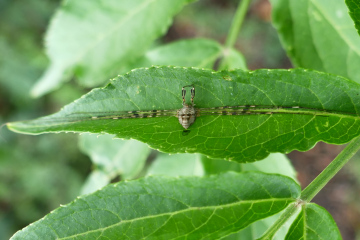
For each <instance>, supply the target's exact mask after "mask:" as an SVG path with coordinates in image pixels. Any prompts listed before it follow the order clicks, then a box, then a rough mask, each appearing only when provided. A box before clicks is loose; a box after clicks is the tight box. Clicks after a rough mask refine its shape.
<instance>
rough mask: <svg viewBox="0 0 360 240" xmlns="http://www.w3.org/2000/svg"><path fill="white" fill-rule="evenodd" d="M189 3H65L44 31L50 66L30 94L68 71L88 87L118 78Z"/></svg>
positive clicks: (149, 0)
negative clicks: (120, 72)
mask: <svg viewBox="0 0 360 240" xmlns="http://www.w3.org/2000/svg"><path fill="white" fill-rule="evenodd" d="M191 1H192V0H172V1H168V0H138V1H133V0H123V1H117V0H109V1H88V0H77V1H64V2H63V4H62V6H61V7H60V8H59V10H58V11H57V13H56V15H55V16H54V17H53V19H52V23H51V25H50V27H49V29H48V31H47V33H46V47H47V48H46V50H47V55H48V56H49V58H50V60H51V65H50V67H49V68H48V70H47V71H46V72H45V74H44V75H43V77H42V78H41V79H40V80H39V82H38V83H37V84H36V85H35V86H34V88H33V90H32V94H33V95H34V96H40V95H42V94H44V93H46V92H48V91H51V90H53V89H54V88H56V87H57V86H59V84H60V83H61V81H62V78H63V77H64V72H68V73H69V72H71V73H75V75H76V76H77V78H78V80H79V81H80V82H81V83H82V84H83V85H85V86H96V85H99V84H101V83H103V82H104V81H106V80H108V79H109V78H110V77H112V76H116V75H117V74H118V68H119V66H122V65H124V64H127V63H129V62H131V61H133V60H135V59H136V58H138V57H140V56H142V55H143V54H144V52H145V51H146V50H147V48H148V47H149V46H150V45H151V44H152V42H153V41H154V40H155V39H156V38H158V37H159V36H161V35H162V34H164V33H165V31H166V30H167V27H168V26H169V25H170V24H171V21H172V18H173V16H174V15H175V14H176V13H178V12H179V11H180V10H181V8H182V7H183V6H184V5H185V4H186V3H188V2H191ZM69 76H70V75H69Z"/></svg>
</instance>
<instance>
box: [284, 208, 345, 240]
mask: <svg viewBox="0 0 360 240" xmlns="http://www.w3.org/2000/svg"><path fill="white" fill-rule="evenodd" d="M285 239H289V240H293V239H326V240H333V239H342V238H341V235H340V231H339V229H338V228H337V226H336V223H335V221H334V219H333V218H332V216H331V215H330V214H329V212H328V211H326V209H325V208H323V207H321V206H319V205H317V204H314V203H309V204H305V205H304V206H303V207H302V210H301V212H300V214H299V215H298V216H297V218H296V219H295V221H294V222H293V224H292V225H291V227H290V229H289V232H288V234H287V235H286V238H285Z"/></svg>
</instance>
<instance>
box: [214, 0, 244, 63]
mask: <svg viewBox="0 0 360 240" xmlns="http://www.w3.org/2000/svg"><path fill="white" fill-rule="evenodd" d="M250 1H251V0H241V2H240V3H239V6H238V8H237V10H236V13H235V16H234V18H233V21H232V23H231V27H230V30H229V34H228V36H227V38H226V42H225V47H224V50H223V54H222V55H223V56H222V58H221V59H220V62H219V67H218V69H217V70H223V69H224V68H226V66H225V62H226V58H227V57H228V55H229V52H230V49H231V48H232V47H233V46H234V45H235V42H236V38H237V37H238V35H239V32H240V28H241V25H242V23H243V21H244V18H245V15H246V12H247V9H248V7H249V4H250Z"/></svg>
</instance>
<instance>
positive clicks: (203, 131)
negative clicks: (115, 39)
mask: <svg viewBox="0 0 360 240" xmlns="http://www.w3.org/2000/svg"><path fill="white" fill-rule="evenodd" d="M189 84H193V85H194V86H195V87H196V97H195V104H196V107H197V108H211V107H221V106H238V105H261V106H265V107H262V108H260V110H257V108H251V107H248V108H245V111H249V112H250V113H251V114H245V115H237V116H234V115H231V116H229V115H225V116H223V115H222V116H200V117H198V118H197V119H196V121H195V123H194V124H193V125H191V126H190V128H189V129H188V131H186V132H184V128H183V127H182V126H181V125H180V124H179V122H178V119H177V118H176V117H174V116H165V117H164V116H162V117H153V118H150V117H147V118H135V119H134V118H130V119H113V118H117V117H121V116H123V115H120V113H119V111H126V113H127V112H128V111H134V110H138V111H140V112H138V114H140V115H141V111H145V110H152V109H155V110H171V109H173V110H175V111H176V109H180V108H181V107H182V97H181V88H182V87H183V86H185V85H189ZM359 92H360V86H359V85H358V84H357V83H354V82H352V81H349V80H347V79H345V78H342V77H338V76H334V75H331V74H325V73H320V72H316V71H309V70H303V69H294V70H266V69H264V70H257V71H253V72H245V71H241V70H235V71H221V72H212V71H210V70H206V69H194V68H176V67H153V68H150V69H137V70H134V71H132V72H130V73H128V74H126V75H124V76H119V77H118V78H116V79H115V80H113V81H112V82H111V83H110V84H108V85H107V86H106V87H105V88H101V89H94V90H93V91H91V92H90V93H88V94H86V95H84V96H83V97H82V98H80V99H78V100H77V101H75V102H73V103H72V104H69V105H67V106H65V107H64V108H63V109H62V110H61V111H60V112H58V113H56V114H53V115H50V116H47V117H44V118H39V119H35V120H30V121H22V122H13V123H8V124H7V125H8V127H9V128H10V129H11V130H13V131H16V132H21V133H28V134H40V133H47V132H69V131H73V132H93V133H104V132H105V133H109V134H116V136H117V137H120V138H134V139H137V140H140V141H142V142H145V143H148V144H149V146H150V147H152V148H155V149H159V150H161V151H164V152H168V153H179V152H181V153H184V152H188V153H195V152H197V153H203V154H205V155H207V156H210V157H212V158H224V159H229V160H234V161H239V162H247V161H254V160H258V159H263V158H265V157H266V156H268V155H269V153H270V152H283V153H287V152H290V151H292V150H294V149H297V150H300V151H306V150H308V149H310V148H311V147H313V146H314V144H315V143H316V142H317V141H324V142H328V143H334V144H343V143H346V142H349V141H350V140H351V139H353V138H354V137H356V136H358V135H359V134H360V120H359V115H358V113H359V112H360V109H359V108H360V95H359ZM294 106H296V107H297V106H300V108H293V107H294ZM210 111H213V110H210ZM221 111H226V114H228V112H229V111H230V112H231V111H232V109H231V108H228V109H225V110H221ZM259 111H260V112H262V113H267V114H255V115H253V113H258V112H259ZM94 112H95V113H94ZM122 113H123V112H122ZM239 113H243V111H242V110H241V111H239ZM152 114H154V112H152V111H151V114H150V113H148V115H150V116H152ZM94 116H95V118H93V117H94ZM131 116H133V115H132V113H130V117H131ZM94 119H95V120H94Z"/></svg>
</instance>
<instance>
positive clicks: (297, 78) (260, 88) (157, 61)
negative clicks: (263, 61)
mask: <svg viewBox="0 0 360 240" xmlns="http://www.w3.org/2000/svg"><path fill="white" fill-rule="evenodd" d="M189 2H192V1H191V0H173V1H167V0H139V1H131V0H125V1H115V0H111V1H106V2H98V1H86V0H76V1H64V2H63V3H62V4H61V6H60V7H59V8H58V11H57V12H56V14H55V15H54V17H53V19H52V21H51V24H50V25H49V28H48V30H47V33H46V38H45V39H46V51H47V54H48V56H49V58H50V60H51V63H50V65H49V67H48V69H47V70H46V71H45V73H44V75H43V76H42V78H41V79H40V81H39V82H38V83H37V84H36V85H35V86H34V87H33V90H32V94H33V95H35V96H40V95H43V94H45V93H48V92H51V91H53V90H54V89H55V88H57V87H60V86H61V85H62V84H63V85H64V86H65V88H63V89H65V90H63V91H64V92H65V94H64V92H63V93H59V92H58V93H55V95H54V94H51V95H49V96H50V97H49V98H50V99H52V97H53V96H55V98H56V96H60V98H62V102H64V101H67V100H64V98H65V95H67V93H68V90H69V91H70V92H72V93H74V94H72V96H71V97H70V98H72V97H73V95H77V94H78V90H77V88H75V87H73V85H72V84H73V83H71V84H68V83H66V85H65V84H64V82H65V80H69V79H70V78H71V77H72V76H75V78H76V79H77V80H78V81H77V83H80V85H82V86H87V87H94V86H98V85H99V84H101V83H103V82H104V81H106V79H108V78H110V77H115V76H117V75H119V76H118V77H115V78H114V79H113V80H111V82H110V83H109V84H107V85H106V86H105V87H103V88H96V89H93V90H92V91H90V92H89V93H87V94H85V95H84V96H82V97H81V98H79V99H78V100H76V101H73V102H72V103H70V104H68V105H66V106H65V107H64V108H63V109H61V110H60V111H59V112H57V113H55V114H52V115H49V116H46V117H42V118H38V119H35V120H28V121H18V122H11V123H8V124H7V126H8V128H9V129H11V130H13V131H16V132H20V133H26V134H35V135H36V134H42V133H49V132H52V133H58V132H78V133H85V132H90V133H95V134H93V135H85V134H84V135H81V136H80V141H79V147H80V149H81V151H82V152H83V153H85V154H86V155H88V156H89V158H90V159H91V161H92V164H93V169H92V171H91V172H90V173H89V174H88V176H87V180H86V182H85V184H84V185H83V187H82V190H81V191H80V190H79V186H78V185H79V181H80V180H79V179H80V177H79V176H78V175H77V174H74V172H73V170H72V169H71V168H67V167H65V168H64V167H62V165H65V166H67V165H68V164H69V163H68V162H62V158H65V159H66V158H67V157H66V155H65V154H66V152H71V154H72V155H73V157H74V158H77V155H76V153H75V152H72V151H70V150H69V149H67V148H63V147H62V145H61V144H56V143H55V145H56V147H55V148H54V147H53V145H51V144H52V143H51V141H49V142H46V143H45V147H44V146H43V147H42V149H43V150H45V151H47V153H48V154H50V155H46V158H48V159H50V158H52V157H50V156H53V155H56V157H54V159H55V160H57V161H59V162H56V164H54V165H51V167H50V168H46V165H45V164H42V162H40V164H37V163H35V164H32V163H31V164H30V163H27V164H26V165H24V166H25V168H23V169H22V170H18V172H20V173H18V174H17V175H16V174H15V176H16V178H18V179H20V182H21V183H22V184H23V185H24V186H25V187H24V188H26V190H28V191H32V193H31V194H27V193H26V192H25V196H28V195H31V196H33V195H35V196H38V197H39V198H42V200H44V199H47V198H46V188H50V189H51V187H52V186H53V185H56V184H61V185H64V184H66V183H67V181H69V182H70V183H69V184H68V185H69V189H70V185H71V188H72V191H71V192H72V193H73V192H74V191H75V192H77V193H78V194H79V195H81V194H87V195H82V196H79V197H78V198H77V199H76V200H74V201H73V202H71V203H69V204H67V205H63V206H61V207H58V208H57V209H55V210H54V211H52V212H51V213H49V214H48V215H46V216H45V217H44V218H42V219H40V220H38V221H36V222H34V223H33V224H31V225H29V226H28V227H25V228H24V229H23V230H21V231H19V232H17V233H16V234H15V235H14V236H13V238H12V239H56V238H68V239H94V238H107V239H122V238H129V239H141V238H147V239H174V238H177V239H185V238H186V239H220V238H224V239H255V238H262V239H270V238H274V239H284V238H285V236H286V239H301V238H304V239H310V238H322V239H340V238H341V237H340V233H339V230H338V228H337V226H336V224H335V222H334V220H333V219H332V217H331V216H330V214H329V213H328V212H327V211H326V210H325V209H323V208H321V207H320V206H318V205H315V204H309V203H308V202H307V201H311V199H312V197H313V196H314V195H316V193H317V192H318V191H320V189H321V188H322V187H323V186H324V185H325V184H326V183H327V181H328V180H329V178H331V177H326V176H333V175H334V174H335V173H336V172H337V171H338V170H339V169H340V168H341V166H343V164H345V162H346V161H348V159H349V158H350V156H351V154H353V153H354V152H355V151H356V150H357V149H358V148H359V146H360V144H357V142H358V141H359V135H360V122H359V113H360V95H359V92H360V86H359V85H358V84H357V83H356V82H353V81H357V82H359V81H360V79H359V76H360V72H359V71H360V70H359V69H360V68H358V66H359V64H360V56H359V53H360V51H359V50H360V49H359V46H360V44H359V41H360V40H359V36H358V35H357V34H356V31H355V29H354V28H353V22H352V21H351V18H350V17H349V16H348V15H347V9H346V5H345V4H344V3H343V2H342V1H338V0H331V1H329V0H301V1H287V0H271V3H272V6H273V23H274V25H275V27H276V28H277V30H278V33H279V36H280V39H281V41H282V43H283V46H284V48H285V50H286V51H287V53H288V55H289V57H290V58H291V60H292V62H293V64H294V65H295V66H297V67H303V68H306V69H292V70H281V69H279V70H269V69H263V70H256V71H247V69H248V67H247V66H246V63H245V58H244V57H243V55H242V54H241V53H240V52H238V51H237V50H236V49H235V48H234V46H233V44H227V45H226V46H223V45H222V44H220V43H218V42H216V41H214V40H210V39H204V38H199V39H186V40H180V41H173V42H171V43H163V40H161V39H160V40H158V41H157V42H154V41H155V40H156V39H157V38H159V37H160V36H162V35H163V34H164V33H165V32H166V31H167V28H168V27H169V26H170V23H171V22H172V19H173V17H174V16H175V15H176V14H177V13H178V12H179V11H180V10H181V9H182V7H183V6H185V5H186V4H187V3H189ZM243 2H245V1H242V3H243ZM0 4H1V3H0ZM347 4H348V7H349V9H350V14H351V16H352V17H353V19H354V21H355V24H358V22H357V19H358V18H357V15H358V14H357V12H356V11H357V3H355V1H351V0H348V1H347ZM246 7H247V5H244V6H242V10H244V9H245V8H246ZM189 8H191V6H189ZM189 8H188V9H189ZM239 9H240V8H239ZM0 11H1V8H0ZM190 12H191V11H190ZM243 13H245V12H243ZM227 15H229V14H227ZM236 15H237V16H238V17H237V18H235V19H234V21H235V22H234V24H233V26H240V25H241V24H240V23H241V22H242V20H243V19H242V18H243V17H244V15H245V14H239V12H238V13H237V14H236ZM210 18H214V14H212V15H211V17H209V18H208V19H210ZM219 21H221V20H220V19H219ZM205 25H209V24H208V23H207V21H206V24H204V25H203V26H205ZM210 27H212V26H210ZM218 27H219V29H220V28H221V30H222V31H223V30H224V29H226V28H224V27H223V24H221V25H220V26H218ZM357 27H358V26H357ZM0 30H1V23H0ZM237 31H238V29H236V28H235V27H234V29H231V31H230V33H229V36H232V37H231V39H232V40H231V41H227V42H233V41H234V40H235V36H236V35H237ZM170 32H171V31H170ZM170 35H171V34H170ZM19 39H20V38H19ZM30 42H31V41H30ZM10 45H11V40H9V39H2V38H0V50H4V52H5V53H6V56H11V59H13V60H14V61H11V62H7V61H6V59H5V58H2V57H1V56H0V63H1V64H5V65H6V68H2V69H0V82H5V83H6V84H4V85H5V86H6V88H7V89H11V91H14V92H15V93H16V95H15V96H16V99H21V101H19V103H20V104H19V103H17V105H19V106H22V104H21V102H30V101H29V98H28V97H26V96H24V92H27V91H28V89H29V85H25V84H24V85H21V84H20V83H21V82H20V80H21V79H22V78H24V76H27V75H31V76H35V77H33V79H34V78H36V77H37V76H38V72H39V69H42V68H43V66H44V60H43V57H40V60H38V61H34V62H31V63H29V65H27V66H29V70H24V71H16V70H17V69H20V65H23V64H26V62H27V61H29V59H33V58H34V56H35V55H39V48H38V47H37V48H36V50H34V52H30V53H29V52H27V53H26V54H24V55H25V57H24V58H21V57H23V56H22V54H20V53H21V51H15V50H13V49H11V50H9V49H8V46H10ZM228 45H229V46H228ZM33 48H34V49H35V47H34V45H32V44H29V49H33ZM22 49H24V48H22ZM25 49H26V48H25ZM264 58H266V56H264ZM275 58H276V57H275ZM19 59H20V60H19ZM11 63H14V65H11ZM152 65H160V66H156V67H152ZM169 65H172V66H169ZM4 69H5V70H4ZM212 69H214V70H212ZM310 69H315V70H310ZM215 70H216V71H215ZM316 70H317V71H316ZM318 71H323V72H318ZM10 73H11V74H10ZM30 73H31V74H30ZM334 73H335V74H337V75H341V76H337V75H333V74H334ZM6 75H9V77H10V80H11V81H9V82H7V81H5V78H4V76H6ZM347 78H349V79H351V80H353V81H351V80H349V79H347ZM13 79H14V81H13V82H12V80H13ZM15 80H16V81H15ZM20 85H21V86H20ZM186 85H193V86H194V87H195V88H196V96H195V107H196V108H216V107H224V106H244V105H246V106H245V107H239V108H240V109H243V113H244V112H245V113H246V114H242V115H231V114H230V116H229V115H218V116H214V115H210V114H209V115H208V116H206V114H205V116H198V117H197V119H196V121H195V123H194V124H193V125H191V126H190V128H189V129H188V130H187V131H184V128H183V127H182V126H181V125H180V124H179V122H178V119H177V118H176V117H175V116H174V115H172V116H161V117H158V118H137V119H133V118H128V119H114V118H117V117H122V116H130V115H131V114H133V113H131V112H132V111H138V113H139V114H141V113H143V112H146V111H148V110H172V111H173V113H175V111H176V110H178V109H180V108H181V107H182V96H181V88H182V87H183V86H186ZM18 86H19V87H18ZM188 95H189V94H188ZM70 98H67V99H70ZM186 101H187V102H189V96H187V99H186ZM0 103H1V102H0ZM27 104H29V103H27ZM50 104H51V103H50ZM61 105H62V104H61ZM253 105H256V106H262V107H252V106H253ZM0 110H1V109H0ZM206 111H207V113H210V112H211V111H213V110H206ZM223 111H225V112H226V113H231V111H232V110H231V109H229V108H228V109H223ZM129 112H130V113H129ZM238 113H239V112H238ZM247 113H251V114H247ZM257 113H261V114H257ZM94 117H95V118H94ZM23 118H24V117H22V119H23ZM106 133H107V134H111V135H105V134H106ZM35 138H38V137H33V139H35ZM118 138H122V139H131V140H130V141H125V140H120V139H118ZM354 138H355V139H354ZM134 139H136V140H140V142H139V141H136V140H134ZM352 139H353V140H352ZM318 141H324V142H328V143H334V144H343V143H347V142H349V141H352V142H351V143H350V144H349V146H350V147H349V148H348V151H351V152H352V153H351V154H350V153H349V152H347V151H344V152H343V153H342V155H341V158H337V161H335V160H336V159H335V160H334V162H335V163H336V164H337V165H336V164H335V165H336V166H337V167H336V166H335V167H333V168H327V169H325V170H324V171H323V173H322V174H323V175H322V176H323V178H321V179H320V178H317V180H316V179H315V181H314V182H313V183H312V184H310V185H309V187H307V188H306V189H307V190H305V191H301V189H300V186H299V184H298V183H297V182H296V177H295V176H296V173H295V172H294V170H293V168H292V166H291V164H290V163H289V161H288V160H287V159H286V158H285V157H284V155H281V154H279V153H277V154H271V155H269V154H270V153H274V152H281V153H288V152H290V151H292V150H294V149H297V150H301V151H306V150H309V149H310V148H312V147H313V146H314V145H315V144H316V143H317V142H318ZM47 143H48V144H47ZM71 143H72V142H71ZM144 143H146V144H148V145H149V146H150V147H151V148H154V149H157V150H160V151H163V152H167V153H185V154H176V155H171V156H170V155H167V154H164V153H154V151H151V150H150V148H148V146H146V145H145V144H144ZM34 145H35V144H34ZM75 145H76V144H71V146H72V147H75ZM358 145H359V146H358ZM58 148H61V151H60V150H59V149H58ZM4 149H6V147H2V146H0V154H1V156H4V158H5V157H6V158H7V159H11V158H12V157H11V156H12V155H14V154H16V153H17V152H18V151H13V152H11V154H9V151H8V150H4ZM35 149H38V147H37V146H36V147H34V152H36V151H37V150H35ZM349 149H350V150H349ZM1 151H4V153H2V152H1ZM190 153H197V154H190ZM26 154H28V153H26ZM29 154H30V153H29ZM208 157H210V158H211V159H210V158H208ZM266 157H267V158H266ZM18 158H21V159H25V157H23V156H22V155H21V156H20V157H18ZM58 158H59V159H58ZM264 158H266V159H265V160H263V161H258V162H254V161H256V160H261V159H264ZM146 160H147V161H146ZM226 160H231V161H226ZM9 162H10V161H7V162H6V164H4V162H1V161H0V166H2V167H3V168H1V170H0V175H1V177H3V176H5V177H6V178H5V179H6V181H5V182H4V183H2V184H0V194H2V195H0V196H2V197H3V198H4V196H5V197H8V199H7V200H8V201H12V198H13V197H12V196H11V195H10V193H9V192H8V189H7V188H6V186H7V185H9V183H12V181H14V179H12V178H11V176H12V174H10V172H8V170H9V169H11V168H9V166H7V165H8V164H9ZM246 162H250V163H246ZM245 163H246V164H245ZM338 163H339V164H338ZM71 164H74V163H71ZM4 166H5V167H4ZM17 168H18V167H17V165H16V169H17ZM3 169H4V170H3ZM49 169H50V170H49ZM13 171H14V172H15V171H16V170H13ZM83 171H84V172H86V173H88V172H87V171H88V170H87V169H84V170H83ZM8 173H9V174H8ZM56 174H60V176H62V177H60V178H59V176H57V175H56ZM154 175H155V176H154ZM29 176H30V178H31V179H29ZM144 176H145V177H144ZM135 178H139V179H136V180H134V179H135ZM28 179H29V180H28ZM39 179H43V181H46V184H44V185H43V188H42V187H39V185H40V184H39ZM117 180H120V181H119V182H118V183H115V184H109V183H110V182H114V181H117ZM15 181H17V180H15ZM106 185H107V186H106ZM15 189H16V188H15ZM20 190H22V189H20ZM21 192H22V191H21ZM304 192H305V193H306V194H304ZM49 195H50V196H49V198H48V201H49V202H51V203H52V204H55V205H56V206H53V207H52V208H55V207H57V206H58V204H59V202H58V201H54V200H53V198H54V196H56V195H61V194H58V193H57V192H56V191H53V192H50V193H49ZM73 195H74V194H73ZM305 195H306V196H307V197H304V196H305ZM9 196H10V197H9ZM61 196H62V197H64V199H67V198H66V197H68V195H66V194H64V195H61ZM59 201H60V200H59ZM63 201H66V200H63V199H62V198H61V202H62V203H63ZM18 205H19V206H20V204H18ZM32 209H33V208H32V207H27V206H26V205H25V207H18V209H17V210H16V211H17V212H18V213H23V214H24V216H28V215H30V216H31V218H30V219H28V220H29V221H35V219H36V217H40V216H41V213H40V214H39V213H38V212H32ZM26 214H28V215H26ZM4 219H6V216H4V215H0V231H1V230H2V229H6V227H4V226H6V222H5V223H3V222H4ZM294 219H295V220H294ZM319 219H321V221H319ZM283 225H284V227H282V226H283ZM290 225H291V226H290ZM286 226H287V227H286ZM276 233H277V234H276ZM0 237H1V235H0Z"/></svg>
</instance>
